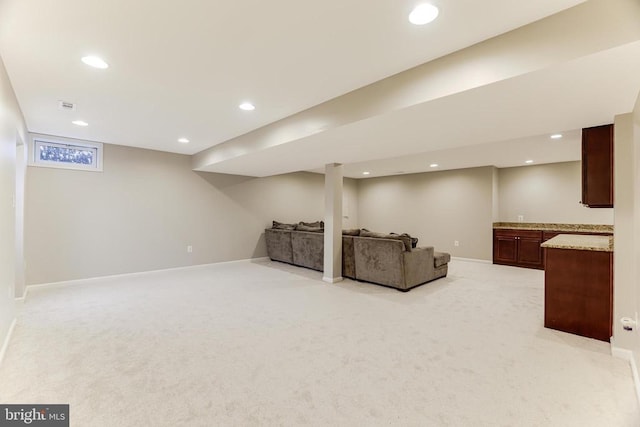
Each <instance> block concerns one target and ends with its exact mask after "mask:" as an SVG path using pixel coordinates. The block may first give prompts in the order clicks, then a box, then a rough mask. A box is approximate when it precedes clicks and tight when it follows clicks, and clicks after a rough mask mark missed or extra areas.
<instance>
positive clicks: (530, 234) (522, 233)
mask: <svg viewBox="0 0 640 427" xmlns="http://www.w3.org/2000/svg"><path fill="white" fill-rule="evenodd" d="M494 233H495V234H494V235H495V236H496V237H526V238H531V239H541V238H542V231H539V230H511V229H496V230H494Z"/></svg>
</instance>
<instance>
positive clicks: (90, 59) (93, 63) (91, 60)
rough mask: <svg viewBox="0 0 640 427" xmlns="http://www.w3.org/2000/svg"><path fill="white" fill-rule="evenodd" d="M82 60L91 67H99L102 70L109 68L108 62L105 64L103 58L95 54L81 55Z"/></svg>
mask: <svg viewBox="0 0 640 427" xmlns="http://www.w3.org/2000/svg"><path fill="white" fill-rule="evenodd" d="M82 62H84V63H85V64H87V65H88V66H90V67H93V68H100V69H103V70H104V69H105V68H109V64H107V63H106V62H105V61H104V59H102V58H99V57H97V56H83V57H82Z"/></svg>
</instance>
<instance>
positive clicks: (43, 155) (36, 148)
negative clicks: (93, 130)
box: [30, 138, 102, 171]
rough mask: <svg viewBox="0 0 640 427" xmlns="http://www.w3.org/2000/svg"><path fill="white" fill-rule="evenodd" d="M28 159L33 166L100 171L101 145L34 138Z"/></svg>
mask: <svg viewBox="0 0 640 427" xmlns="http://www.w3.org/2000/svg"><path fill="white" fill-rule="evenodd" d="M32 154H33V155H32V156H30V159H31V160H32V163H31V164H32V165H34V166H46V167H57V168H65V169H83V170H96V171H99V170H102V144H98V143H90V142H77V143H76V142H73V143H71V142H65V141H49V140H44V139H38V138H35V139H34V140H33V152H32Z"/></svg>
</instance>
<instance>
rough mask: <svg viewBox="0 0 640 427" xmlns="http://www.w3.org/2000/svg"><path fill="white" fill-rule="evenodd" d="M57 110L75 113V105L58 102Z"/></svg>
mask: <svg viewBox="0 0 640 427" xmlns="http://www.w3.org/2000/svg"><path fill="white" fill-rule="evenodd" d="M58 108H59V109H61V110H63V111H75V110H76V104H74V103H73V102H67V101H58Z"/></svg>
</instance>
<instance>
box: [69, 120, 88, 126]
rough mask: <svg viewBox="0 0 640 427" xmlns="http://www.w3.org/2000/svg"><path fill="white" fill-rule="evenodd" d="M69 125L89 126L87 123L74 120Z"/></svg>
mask: <svg viewBox="0 0 640 427" xmlns="http://www.w3.org/2000/svg"><path fill="white" fill-rule="evenodd" d="M71 123H73V124H74V125H76V126H89V123H87V122H85V121H83V120H74V121H72V122H71Z"/></svg>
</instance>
